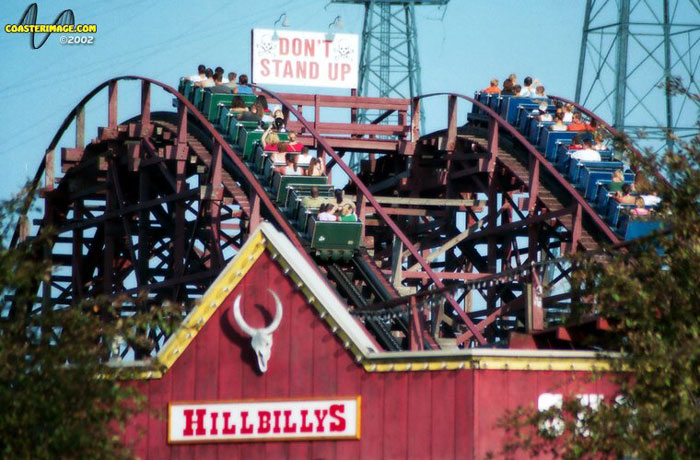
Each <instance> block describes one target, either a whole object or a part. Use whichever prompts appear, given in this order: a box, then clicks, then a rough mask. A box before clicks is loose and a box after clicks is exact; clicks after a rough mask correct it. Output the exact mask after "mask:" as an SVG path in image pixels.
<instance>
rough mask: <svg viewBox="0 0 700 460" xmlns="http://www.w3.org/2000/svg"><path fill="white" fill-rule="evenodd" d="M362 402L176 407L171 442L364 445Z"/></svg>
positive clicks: (339, 400) (173, 406)
mask: <svg viewBox="0 0 700 460" xmlns="http://www.w3.org/2000/svg"><path fill="white" fill-rule="evenodd" d="M359 438H360V397H359V396H356V397H351V398H334V399H330V398H329V399H311V400H265V401H234V402H210V403H201V404H200V403H172V404H170V408H169V414H168V442H169V443H189V442H216V441H219V442H235V441H265V440H270V441H280V440H287V441H294V440H313V439H359Z"/></svg>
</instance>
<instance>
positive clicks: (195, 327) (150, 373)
mask: <svg viewBox="0 0 700 460" xmlns="http://www.w3.org/2000/svg"><path fill="white" fill-rule="evenodd" d="M265 251H268V252H269V254H270V257H271V258H272V259H273V260H275V261H276V262H277V263H278V264H279V265H280V267H281V269H282V271H283V273H284V274H285V275H286V276H288V277H289V278H290V279H291V281H292V282H293V283H294V284H296V286H297V288H298V289H299V290H300V291H301V292H302V293H303V295H304V297H305V298H306V301H307V302H308V304H309V305H311V306H313V307H314V308H315V309H316V310H317V312H318V314H319V317H320V318H321V319H323V320H325V321H326V323H328V325H329V327H330V329H331V331H332V332H333V333H334V334H335V335H336V336H338V337H339V339H340V340H341V342H342V343H343V345H344V346H345V348H347V349H350V350H351V351H352V353H353V354H354V355H355V358H356V360H357V361H358V362H360V361H361V360H362V358H363V357H365V356H368V355H369V354H371V353H375V352H376V351H377V349H378V346H377V344H376V343H375V341H374V339H373V338H372V337H371V336H370V335H369V334H368V333H367V332H366V331H365V329H364V327H362V326H361V325H360V324H358V322H357V320H356V319H355V318H353V317H352V316H351V315H350V313H349V312H348V310H347V308H346V305H345V303H344V302H343V301H341V300H340V299H339V298H338V295H337V294H336V293H335V292H334V291H333V289H332V288H331V287H330V286H329V285H328V283H327V281H326V280H325V278H323V277H322V276H321V275H320V274H319V273H318V271H317V269H316V268H315V267H313V266H311V264H310V263H309V262H308V261H307V260H306V258H305V257H304V256H303V255H302V254H301V253H300V252H299V250H298V249H297V248H295V247H294V246H293V245H292V243H291V242H290V241H289V239H288V238H287V237H286V236H285V235H284V234H283V233H282V232H280V231H278V230H277V229H276V228H275V227H274V226H273V225H272V224H270V223H268V222H263V223H261V224H260V225H259V226H258V228H257V230H256V231H255V232H254V233H253V234H252V235H251V236H250V237H249V238H248V240H247V241H246V243H245V244H244V245H243V247H242V248H241V249H240V251H239V252H238V254H236V256H235V257H234V258H233V259H232V260H231V261H230V262H229V263H228V264H227V265H226V267H225V268H224V269H223V270H222V271H221V273H220V274H219V276H218V277H217V278H216V280H214V282H213V283H212V284H211V286H209V289H207V291H206V292H205V293H204V295H203V296H202V298H201V299H200V300H199V301H198V303H197V305H196V306H195V307H194V309H193V310H192V311H191V312H190V313H189V314H188V315H187V317H186V318H185V319H184V320H183V322H182V324H181V325H180V327H179V328H178V329H177V331H176V332H175V333H173V335H172V336H170V338H169V339H168V340H167V341H166V342H165V344H164V345H163V347H162V348H161V349H160V351H159V352H158V354H157V355H156V357H155V359H154V360H153V361H154V362H151V363H145V362H135V363H129V364H128V366H129V367H132V368H133V367H137V368H138V367H143V368H144V371H143V372H141V373H140V374H139V377H141V378H160V377H161V376H162V375H163V373H164V372H165V371H167V370H168V369H169V368H170V367H172V365H173V364H174V363H175V361H176V360H177V359H178V358H179V357H180V356H181V355H182V353H183V352H184V351H185V349H186V348H187V347H188V346H189V345H190V344H191V343H192V341H193V340H194V339H195V337H196V336H197V334H198V333H199V331H200V330H201V329H202V327H204V325H205V324H206V323H207V321H209V319H210V318H211V317H212V315H213V314H214V312H216V310H217V309H218V308H219V307H220V306H221V304H222V303H223V302H224V301H225V300H226V298H227V297H228V296H229V295H230V293H231V292H232V291H233V290H234V289H235V288H236V287H237V286H238V284H239V283H240V281H241V280H242V279H243V278H244V277H245V275H246V274H247V273H248V271H249V270H250V269H251V267H253V265H255V263H256V262H257V260H258V259H259V258H260V256H261V255H262V254H263V252H265ZM146 369H148V370H146Z"/></svg>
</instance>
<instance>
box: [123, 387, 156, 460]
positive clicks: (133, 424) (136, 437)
mask: <svg viewBox="0 0 700 460" xmlns="http://www.w3.org/2000/svg"><path fill="white" fill-rule="evenodd" d="M130 385H131V386H132V387H133V388H134V389H135V390H136V391H138V392H139V393H141V394H143V395H144V396H146V397H148V394H149V389H148V381H143V380H142V381H140V382H133V383H131V384H130ZM148 419H149V416H148V412H147V411H141V412H139V413H138V414H136V415H134V416H133V417H132V418H131V420H129V422H128V423H127V425H126V426H125V427H124V434H125V439H128V440H129V442H130V443H131V445H129V448H130V449H132V450H133V451H134V452H147V451H148V437H149V435H150V433H149V431H148V428H149V420H148ZM144 458H145V455H144Z"/></svg>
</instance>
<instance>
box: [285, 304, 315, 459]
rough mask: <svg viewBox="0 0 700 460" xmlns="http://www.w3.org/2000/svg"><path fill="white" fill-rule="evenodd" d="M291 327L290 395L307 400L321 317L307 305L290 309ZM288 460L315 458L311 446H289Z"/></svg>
mask: <svg viewBox="0 0 700 460" xmlns="http://www.w3.org/2000/svg"><path fill="white" fill-rule="evenodd" d="M290 308H291V310H292V311H290V319H291V322H290V325H289V327H290V328H291V330H292V331H294V333H293V334H292V336H291V341H290V346H289V380H288V385H289V396H290V397H292V398H307V397H309V396H310V393H311V390H312V387H313V371H314V367H313V365H314V363H313V361H312V359H311V358H312V356H313V353H314V330H315V328H316V327H321V324H320V323H319V320H318V317H317V316H316V315H315V313H314V312H313V310H312V309H311V308H310V307H309V305H308V304H307V303H306V302H298V303H296V304H293V305H291V306H290ZM289 458H312V457H311V443H310V442H307V441H294V442H290V443H289Z"/></svg>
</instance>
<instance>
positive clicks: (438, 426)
mask: <svg viewBox="0 0 700 460" xmlns="http://www.w3.org/2000/svg"><path fill="white" fill-rule="evenodd" d="M430 375H431V377H432V391H431V401H432V407H431V411H432V412H433V418H432V423H431V424H430V426H431V428H432V432H431V438H430V444H431V449H430V450H431V454H432V457H431V458H454V448H455V446H454V442H453V441H452V439H451V437H452V435H451V433H453V432H454V431H453V430H454V416H455V414H454V397H455V380H456V379H455V375H456V373H455V372H447V371H441V372H432V373H431V374H430ZM448 440H449V442H446V441H448Z"/></svg>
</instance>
